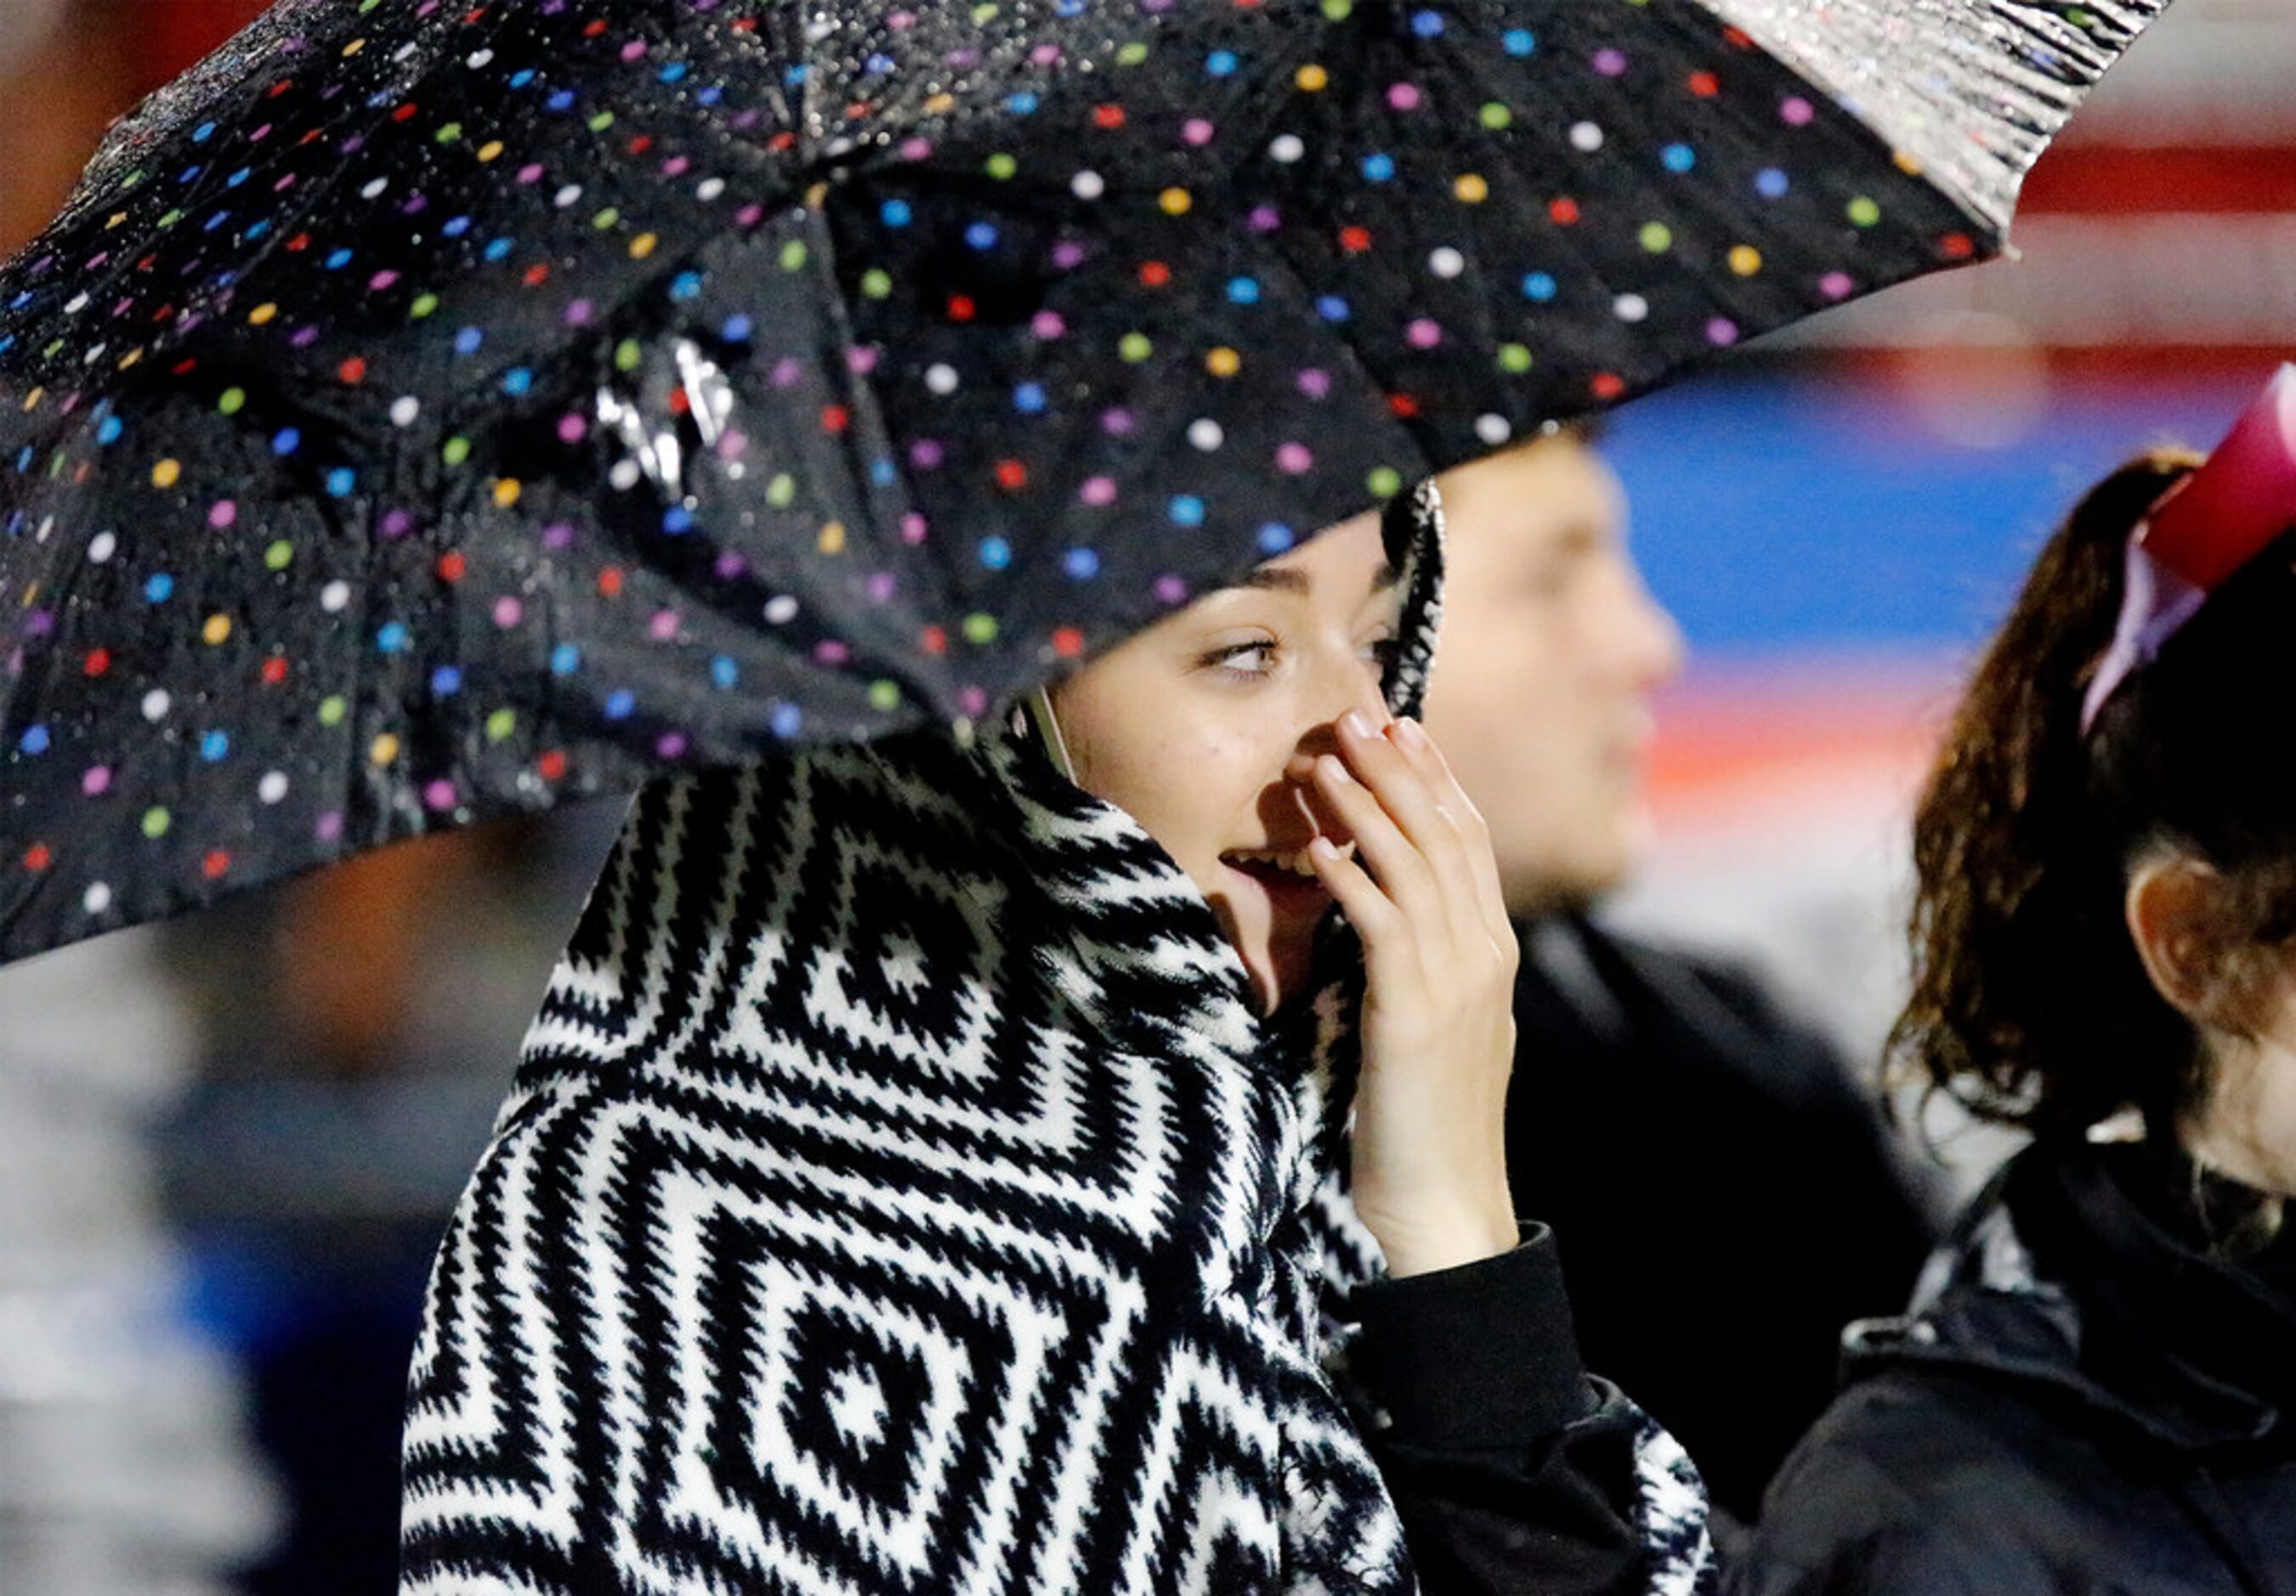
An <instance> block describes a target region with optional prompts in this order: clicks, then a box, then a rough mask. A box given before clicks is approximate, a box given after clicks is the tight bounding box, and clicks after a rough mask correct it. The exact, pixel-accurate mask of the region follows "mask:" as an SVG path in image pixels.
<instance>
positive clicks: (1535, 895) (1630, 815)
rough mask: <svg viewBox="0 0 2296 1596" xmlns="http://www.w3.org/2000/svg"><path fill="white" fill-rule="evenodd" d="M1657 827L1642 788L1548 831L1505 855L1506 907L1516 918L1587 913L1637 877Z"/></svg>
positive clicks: (1647, 855) (1648, 854) (1648, 855)
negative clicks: (1615, 803) (1602, 809)
mask: <svg viewBox="0 0 2296 1596" xmlns="http://www.w3.org/2000/svg"><path fill="white" fill-rule="evenodd" d="M1656 839H1657V831H1656V827H1655V825H1654V824H1653V823H1652V817H1651V811H1650V806H1649V805H1648V804H1647V803H1645V802H1644V800H1643V798H1642V797H1641V795H1640V794H1639V793H1637V794H1636V795H1635V796H1634V797H1633V798H1631V799H1630V800H1628V801H1627V802H1624V803H1620V804H1619V805H1618V806H1615V807H1613V808H1611V809H1610V810H1609V811H1608V812H1606V813H1604V814H1600V815H1588V816H1586V817H1584V819H1583V821H1582V823H1579V824H1577V825H1574V826H1570V827H1569V828H1567V829H1564V830H1562V831H1546V833H1545V834H1544V835H1542V836H1540V837H1539V838H1538V839H1536V840H1535V842H1533V843H1532V845H1531V846H1530V847H1529V848H1528V849H1526V850H1525V851H1524V852H1522V853H1521V855H1518V856H1517V857H1515V858H1513V859H1511V860H1503V863H1502V869H1503V879H1504V883H1505V891H1506V899H1507V910H1508V912H1509V913H1512V914H1513V915H1514V916H1515V917H1516V918H1517V919H1521V920H1538V919H1541V918H1544V917H1545V916H1547V915H1550V914H1578V913H1585V912H1587V910H1590V909H1592V908H1594V907H1595V905H1597V904H1600V903H1601V902H1602V901H1603V899H1604V898H1606V897H1608V896H1611V894H1612V893H1614V892H1617V891H1618V890H1619V889H1620V888H1623V887H1624V886H1626V885H1627V883H1628V881H1630V880H1633V879H1634V877H1635V875H1636V873H1637V872H1639V871H1640V870H1641V869H1642V867H1643V865H1644V863H1645V862H1646V861H1647V860H1648V859H1649V857H1650V855H1651V851H1652V847H1654V846H1655V844H1656Z"/></svg>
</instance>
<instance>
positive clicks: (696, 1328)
mask: <svg viewBox="0 0 2296 1596" xmlns="http://www.w3.org/2000/svg"><path fill="white" fill-rule="evenodd" d="M1412 508H1413V509H1415V512H1416V514H1415V518H1414V517H1413V516H1412V515H1411V514H1409V513H1406V514H1398V515H1397V516H1393V517H1391V518H1390V528H1391V530H1390V547H1391V549H1392V548H1397V547H1398V546H1400V545H1401V544H1406V543H1407V544H1414V545H1415V550H1416V552H1415V555H1414V569H1415V576H1414V578H1413V583H1412V587H1411V598H1410V602H1409V603H1408V605H1407V607H1406V647H1405V650H1404V652H1403V657H1402V658H1401V659H1399V660H1398V665H1397V667H1396V668H1395V670H1394V673H1393V679H1392V681H1391V683H1390V701H1392V702H1394V703H1395V704H1396V705H1397V707H1398V708H1411V707H1413V706H1415V703H1416V701H1417V697H1418V694H1419V691H1420V688H1421V684H1422V683H1423V677H1424V671H1425V667H1426V663H1427V660H1428V658H1429V655H1430V649H1431V636H1432V628H1433V624H1434V620H1435V614H1436V600H1435V595H1436V592H1437V588H1438V573H1437V567H1438V565H1439V554H1438V552H1437V549H1438V543H1437V537H1436V533H1435V521H1436V519H1437V517H1436V512H1435V510H1434V502H1433V498H1432V495H1431V490H1430V491H1428V492H1426V493H1423V495H1421V496H1420V497H1419V498H1418V499H1416V500H1415V502H1414V505H1413V507H1412ZM1326 932H1327V935H1326V936H1325V937H1324V940H1323V943H1322V944H1321V945H1320V946H1319V950H1318V954H1317V958H1318V961H1319V966H1318V968H1319V970H1325V971H1329V972H1332V974H1331V978H1329V979H1328V980H1326V981H1324V983H1323V985H1322V986H1321V987H1320V989H1319V990H1318V991H1317V993H1316V995H1315V996H1314V998H1313V1000H1312V1001H1311V1002H1308V1003H1303V1004H1301V1005H1299V1006H1298V1007H1297V1008H1296V1009H1293V1010H1292V1011H1287V1012H1285V1013H1284V1014H1283V1015H1280V1016H1278V1017H1276V1018H1275V1019H1270V1020H1262V1019H1260V1018H1259V1017H1258V1016H1257V1015H1256V1014H1255V1012H1254V1011H1253V1008H1252V1006H1251V1003H1250V1002H1249V987H1248V984H1247V982H1246V980H1245V978H1244V973H1243V970H1242V963H1241V962H1240V960H1239V959H1238V958H1237V956H1236V954H1235V953H1234V950H1233V949H1232V948H1231V947H1230V946H1229V945H1227V944H1226V941H1225V940H1224V939H1223V938H1222V937H1221V936H1220V934H1219V931H1218V926H1217V923H1216V922H1215V921H1214V919H1213V916H1212V913H1211V911H1210V907H1209V906H1208V905H1207V904H1205V902H1204V901H1203V899H1202V897H1201V896H1200V895H1199V894H1198V893H1197V892H1196V890H1195V888H1193V885H1192V884H1191V883H1190V881H1189V880H1188V879H1187V877H1186V876H1185V874H1184V873H1183V872H1181V871H1180V870H1179V868H1178V867H1177V865H1176V864H1175V863H1173V862H1172V861H1171V859H1170V858H1169V855H1166V854H1165V853H1164V852H1163V851H1162V849H1160V847H1158V846H1157V845H1156V844H1155V843H1154V842H1153V841H1152V840H1151V839H1149V838H1148V837H1147V835H1146V834H1145V833H1144V831H1141V829H1140V828H1139V827H1138V825H1137V824H1136V823H1134V822H1133V821H1132V820H1131V819H1130V818H1129V817H1128V815H1126V814H1124V813H1122V812H1121V811H1119V810H1117V809H1116V808H1114V807H1112V806H1109V805H1106V804H1103V803H1101V802H1099V801H1097V800H1095V799H1093V798H1089V797H1087V795H1085V794H1083V793H1082V792H1080V791H1078V790H1077V789H1075V788H1074V787H1073V786H1071V785H1070V784H1069V783H1068V782H1066V781H1065V780H1063V779H1062V778H1061V777H1060V776H1059V775H1058V774H1057V773H1054V771H1053V769H1052V768H1051V766H1050V765H1049V763H1048V762H1046V761H1045V760H1044V759H1042V758H1041V757H1039V755H1038V753H1037V750H1035V749H1033V748H1031V747H1030V746H1029V744H1028V743H1027V742H1026V741H1025V739H1024V738H1023V737H1021V736H1019V735H1015V734H1011V733H1004V732H999V733H996V734H995V735H993V736H989V737H986V738H983V739H982V740H980V741H979V742H978V743H977V744H976V745H975V746H974V747H973V748H972V749H960V748H958V747H957V746H956V745H955V744H954V743H953V742H950V741H947V740H943V739H939V738H931V737H922V736H919V737H913V738H908V739H903V740H899V741H892V742H888V743H885V744H882V745H880V746H879V747H877V748H874V749H832V750H824V751H816V752H810V753H807V754H803V755H800V756H797V757H791V758H787V759H783V760H780V761H776V762H773V763H770V764H767V765H760V766H758V767H756V768H753V769H748V770H742V771H738V772H723V773H709V774H701V775H694V776H687V777H679V778H675V779H665V780H661V781H659V782H656V783H655V784H654V785H653V786H652V787H651V788H649V789H648V790H646V791H645V792H644V794H643V795H642V796H641V797H640V798H639V799H638V800H637V802H636V803H635V806H634V807H633V809H632V812H631V814H630V817H629V820H628V822H627V825H626V827H625V829H624V831H623V833H622V836H621V838H620V840H619V844H618V845H617V847H616V848H615V851H614V853H613V855H612V857H611V860H610V861H609V863H608V864H607V867H606V870H605V872H604V874H603V877H602V878H601V880H599V882H598V884H597V886H596V888H594V893H593V896H592V899H591V902H590V904H589V905H588V908H587V910H586V913H585V914H584V916H583V919H582V922H581V924H580V927H579V929H578V930H577V932H576V934H575V936H574V938H573V940H572V943H571V944H570V946H569V947H568V949H567V951H566V954H565V955H564V957H563V959H562V962H561V963H560V965H559V967H558V970H557V971H556V972H555V974H554V976H553V979H552V982H551V986H550V989H549V993H548V995H547V997H546V999H545V1003H544V1006H543V1009H542V1012H541V1014H540V1015H539V1017H538V1018H537V1020H536V1022H535V1024H534V1027H533V1029H532V1031H531V1033H530V1035H529V1039H528V1043H527V1046H526V1049H525V1056H524V1060H523V1063H522V1066H521V1070H520V1073H519V1076H518V1079H517V1083H516V1085H515V1088H514V1090H513V1092H512V1096H511V1099H510V1101H509V1102H508V1103H507V1104H506V1106H505V1107H504V1110H503V1113H502V1116H501V1118H500V1121H499V1123H498V1125H497V1129H496V1137H495V1140H494V1142H493V1144H492V1146H491V1147H490V1148H489V1150H488V1152H487V1154H486V1156H485V1158H484V1159H483V1160H482V1162H481V1163H480V1167H479V1169H478V1171H477V1173H476V1174H475V1175H474V1176H473V1178H472V1180H471V1185H470V1187H469V1190H468V1191H467V1192H466V1194H465V1196H464V1198H463V1202H462V1204H461V1206H460V1207H459V1209H458V1211H457V1213H456V1215H455V1220H454V1223H453V1224H452V1227H451V1229H450V1231H449V1232H448V1234H447V1238H446V1240H445V1242H444V1244H443V1246H442V1248H441V1250H440V1253H439V1259H438V1263H437V1266H436V1270H435V1273H434V1276H433V1280H432V1284H431V1289H430V1300H429V1304H428V1308H427V1313H426V1317H425V1322H424V1325H423V1330H422V1338H421V1341H420V1343H419V1345H418V1347H417V1351H416V1357H415V1366H414V1379H413V1385H412V1393H411V1406H410V1411H409V1415H408V1420H407V1427H406V1503H405V1563H404V1575H403V1577H404V1590H405V1591H406V1592H409V1593H410V1596H411V1593H414V1592H600V1591H629V1592H1016V1593H1017V1592H1039V1593H1042V1596H1067V1593H1070V1592H1095V1593H1100V1592H1109V1593H1117V1592H1127V1593H1130V1592H1137V1593H1140V1596H1148V1593H1150V1592H1154V1593H1158V1596H1164V1593H1169V1592H1297V1593H1300V1596H1305V1593H1307V1592H1335V1593H1336V1592H1406V1591H1409V1590H1412V1589H1413V1588H1415V1587H1414V1581H1413V1578H1412V1574H1411V1570H1410V1564H1409V1559H1408V1557H1407V1555H1406V1551H1405V1547H1404V1543H1403V1537H1402V1533H1401V1527H1400V1526H1399V1524H1398V1519H1397V1517H1396V1513H1395V1510H1394V1508H1393V1506H1392V1505H1391V1502H1390V1498H1389V1496H1388V1494H1387V1492H1386V1490H1385V1488H1384V1486H1382V1481H1381V1477H1380V1475H1379V1472H1378V1470H1377V1469H1376V1468H1375V1467H1374V1463H1373V1461H1372V1459H1371V1456H1370V1454H1369V1453H1368V1451H1367V1450H1366V1447H1365V1444H1364V1442H1363V1440H1362V1439H1361V1436H1360V1434H1359V1431H1358V1428H1357V1417H1356V1414H1355V1412H1353V1411H1351V1408H1350V1406H1349V1403H1348V1402H1347V1401H1345V1400H1343V1398H1342V1395H1341V1391H1340V1389H1339V1387H1338V1386H1337V1384H1335V1380H1334V1378H1333V1374H1332V1373H1331V1372H1329V1371H1327V1364H1329V1363H1333V1340H1334V1338H1333V1336H1332V1335H1330V1334H1328V1333H1327V1331H1328V1330H1330V1329H1332V1328H1333V1326H1334V1325H1335V1323H1336V1321H1335V1320H1334V1318H1333V1313H1332V1310H1333V1308H1334V1307H1337V1306H1341V1305H1342V1304H1343V1293H1344V1290H1345V1288H1346V1287H1347V1286H1348V1285H1349V1283H1350V1282H1352V1281H1360V1280H1361V1279H1363V1278H1364V1277H1365V1275H1366V1274H1367V1273H1370V1272H1372V1271H1374V1270H1375V1269H1376V1267H1377V1253H1376V1248H1375V1247H1374V1246H1373V1245H1372V1244H1371V1242H1370V1240H1369V1238H1368V1236H1367V1234H1365V1232H1363V1231H1362V1229H1361V1227H1360V1225H1359V1224H1357V1222H1356V1221H1355V1220H1354V1218H1353V1215H1352V1213H1351V1211H1350V1210H1349V1208H1348V1207H1347V1204H1346V1200H1345V1198H1344V1196H1342V1195H1340V1194H1339V1184H1338V1180H1337V1172H1338V1171H1339V1170H1340V1169H1341V1167H1342V1166H1343V1165H1344V1158H1343V1156H1342V1154H1343V1151H1344V1136H1345V1119H1346V1113H1347V1108H1348V1102H1349V1096H1350V1093H1351V1090H1352V1084H1353V1068H1354V1047H1353V1035H1352V1026H1353V1019H1354V1014H1355V1011H1356V1007H1357V1001H1358V999H1359V993H1360V969H1361V958H1360V954H1359V953H1358V952H1357V949H1356V947H1355V945H1354V943H1353V941H1352V938H1351V937H1350V935H1349V933H1348V932H1347V930H1346V929H1345V927H1344V926H1342V925H1340V924H1338V923H1336V922H1334V923H1333V924H1332V925H1330V926H1328V927H1327V928H1326ZM1668 1445H1669V1444H1668V1443H1666V1442H1665V1440H1664V1437H1663V1436H1653V1438H1652V1445H1650V1446H1649V1447H1647V1448H1646V1449H1645V1454H1646V1464H1647V1468H1646V1472H1647V1474H1648V1476H1649V1477H1648V1480H1647V1486H1648V1489H1647V1490H1646V1491H1645V1493H1644V1496H1645V1502H1646V1505H1647V1508H1648V1510H1649V1511H1648V1513H1647V1514H1646V1520H1647V1525H1648V1528H1649V1530H1650V1533H1651V1535H1652V1538H1653V1540H1654V1541H1656V1542H1663V1543H1666V1544H1665V1545H1663V1546H1661V1547H1660V1548H1659V1550H1661V1551H1663V1552H1664V1553H1665V1554H1666V1555H1663V1556H1661V1557H1659V1558H1658V1559H1655V1560H1656V1564H1657V1566H1658V1567H1659V1570H1660V1573H1659V1575H1658V1576H1657V1577H1656V1579H1655V1583H1654V1585H1653V1588H1659V1589H1667V1588H1680V1589H1684V1590H1687V1589H1689V1588H1690V1584H1689V1582H1690V1580H1691V1579H1692V1577H1693V1574H1692V1569H1693V1566H1694V1565H1695V1564H1697V1563H1698V1562H1700V1561H1702V1558H1703V1535H1702V1515H1701V1514H1700V1512H1699V1501H1698V1497H1697V1493H1696V1486H1695V1480H1694V1476H1693V1475H1691V1474H1690V1473H1689V1472H1688V1470H1687V1469H1686V1467H1684V1466H1681V1465H1679V1464H1678V1463H1675V1462H1674V1461H1672V1459H1670V1458H1669V1454H1668V1451H1667V1448H1668ZM1677 1455H1678V1454H1677ZM1677 1554H1678V1555H1677Z"/></svg>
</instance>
